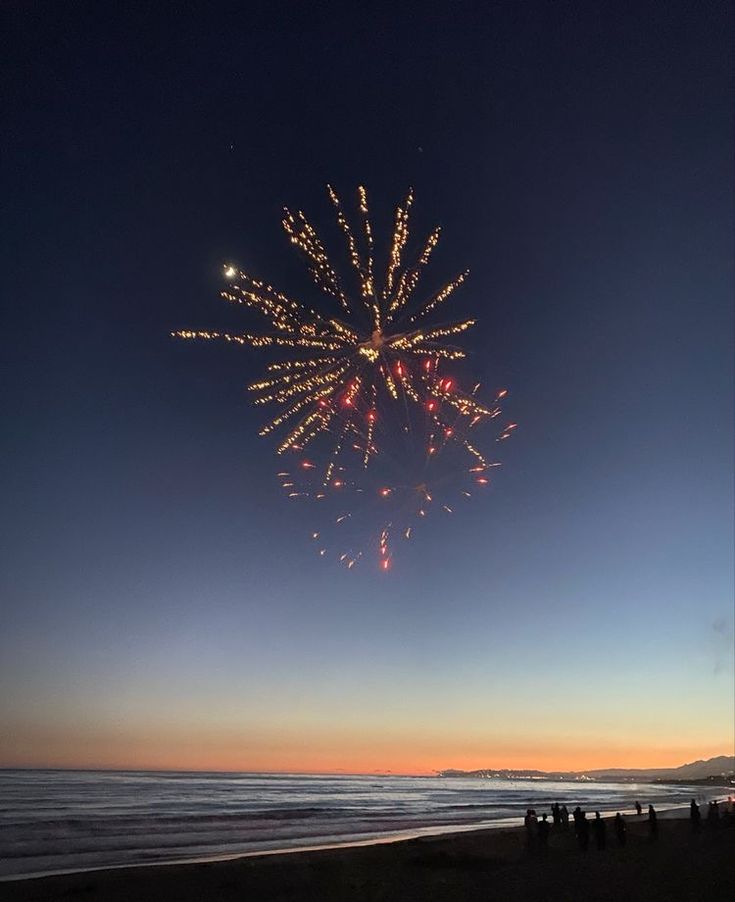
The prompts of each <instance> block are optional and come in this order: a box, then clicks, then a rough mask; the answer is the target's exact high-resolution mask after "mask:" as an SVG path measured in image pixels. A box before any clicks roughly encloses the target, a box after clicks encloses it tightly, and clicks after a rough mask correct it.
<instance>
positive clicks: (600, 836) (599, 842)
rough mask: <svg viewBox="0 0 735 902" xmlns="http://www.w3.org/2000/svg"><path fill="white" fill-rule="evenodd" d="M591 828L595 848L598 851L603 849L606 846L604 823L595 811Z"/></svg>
mask: <svg viewBox="0 0 735 902" xmlns="http://www.w3.org/2000/svg"><path fill="white" fill-rule="evenodd" d="M592 828H593V829H594V831H595V844H596V846H597V848H598V849H600V850H602V849H604V848H605V845H606V836H605V833H606V831H607V827H606V826H605V821H603V819H602V818H601V817H600V812H599V811H595V819H594V820H593V821H592Z"/></svg>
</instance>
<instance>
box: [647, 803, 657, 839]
mask: <svg viewBox="0 0 735 902" xmlns="http://www.w3.org/2000/svg"><path fill="white" fill-rule="evenodd" d="M648 835H649V837H650V838H651V839H657V838H658V820H657V818H656V809H655V808H654V807H653V805H649V806H648Z"/></svg>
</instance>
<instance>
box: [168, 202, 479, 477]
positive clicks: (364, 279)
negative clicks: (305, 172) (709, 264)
mask: <svg viewBox="0 0 735 902" xmlns="http://www.w3.org/2000/svg"><path fill="white" fill-rule="evenodd" d="M328 193H329V198H330V200H331V202H332V205H333V207H334V210H335V213H336V217H337V223H338V225H339V228H340V230H341V232H342V234H343V236H344V239H345V242H346V245H347V253H348V257H349V260H350V263H351V266H352V268H353V269H354V272H355V275H356V277H357V278H356V283H357V289H356V290H355V291H353V292H349V291H348V290H347V289H346V288H345V286H344V284H343V282H342V280H341V279H340V277H339V276H338V275H337V272H336V270H335V268H334V267H333V266H332V263H331V262H330V260H329V257H328V255H327V252H326V250H325V248H324V245H323V243H322V241H321V239H320V237H319V235H318V234H317V232H316V230H315V228H314V227H313V226H312V225H311V223H310V222H309V221H308V220H307V218H306V216H305V215H304V213H302V212H301V211H299V212H297V213H292V212H291V211H290V210H288V209H285V210H284V217H283V228H284V230H285V232H286V234H287V235H288V237H289V239H290V241H291V243H292V244H294V245H295V246H296V247H297V248H298V249H299V250H300V251H301V252H302V254H303V255H304V257H305V258H306V261H307V264H308V268H309V272H310V274H311V277H312V279H313V281H314V282H315V283H316V285H317V286H318V288H319V289H321V291H323V292H324V293H325V294H326V295H328V297H329V301H330V304H331V307H332V312H323V311H319V310H316V309H314V308H313V307H311V306H309V305H308V304H305V303H302V302H301V301H298V300H295V299H293V298H290V297H288V296H286V295H285V294H283V293H282V292H280V291H279V290H278V289H276V288H275V287H274V286H273V285H271V284H269V283H268V282H264V281H261V280H259V279H256V278H254V277H253V276H251V275H249V274H248V273H245V272H242V271H241V270H239V269H236V268H235V267H233V266H228V267H226V268H225V277H226V278H227V279H228V281H229V283H230V284H229V286H228V287H227V288H226V289H225V290H224V291H223V292H222V297H223V298H225V299H226V300H227V301H229V302H231V303H233V304H242V305H245V306H246V307H250V308H252V309H254V310H256V311H258V312H259V313H260V314H262V315H263V316H264V317H265V318H266V320H267V321H268V324H269V329H268V331H266V332H258V333H241V334H231V333H225V332H213V331H190V330H181V331H177V332H174V333H172V334H173V335H174V336H176V337H178V338H183V339H204V340H222V341H226V342H231V343H235V344H239V345H246V346H250V347H255V348H286V349H290V350H292V351H294V352H298V354H295V355H294V356H293V357H292V358H290V359H285V360H280V361H275V362H272V363H270V364H268V366H267V368H266V374H265V377H264V378H263V379H261V380H259V381H257V382H255V383H253V384H252V385H250V387H249V388H250V391H251V392H252V393H253V396H254V401H255V403H256V404H259V405H265V404H272V405H275V406H278V408H279V409H278V412H277V413H276V414H275V416H274V417H273V418H272V419H271V420H270V421H269V422H268V423H266V424H265V425H264V426H263V428H262V429H261V435H268V434H270V433H272V432H275V431H277V430H281V429H282V431H283V434H282V438H281V440H280V442H279V444H278V452H279V453H283V452H285V451H289V450H297V451H298V450H301V449H303V448H304V447H306V446H307V445H308V444H309V443H310V442H311V441H312V440H313V439H314V438H315V437H316V436H319V435H323V434H328V435H330V436H331V437H332V439H333V444H332V453H331V458H332V460H331V461H330V463H329V464H328V465H327V470H326V473H325V476H324V478H325V480H328V479H329V478H330V476H331V472H332V470H333V466H334V461H335V460H336V458H337V457H338V456H339V454H340V451H341V448H342V446H343V444H344V441H345V440H346V439H347V438H351V437H353V436H360V441H361V442H362V447H363V452H362V461H363V465H364V466H366V467H367V465H368V463H369V461H370V459H371V457H372V455H373V454H374V453H376V451H377V447H376V424H377V422H378V420H379V417H380V416H381V410H382V409H383V408H384V405H385V402H386V401H389V402H400V403H401V407H402V408H403V409H408V408H409V407H411V406H413V405H418V406H419V407H428V408H429V410H430V411H431V409H432V404H437V405H438V404H440V403H441V404H442V405H444V406H447V407H449V408H451V409H453V410H454V411H455V412H456V413H457V414H458V415H461V416H463V417H469V418H470V419H472V418H482V417H485V416H490V415H491V414H492V413H493V409H494V408H493V407H486V406H483V405H482V404H480V403H479V402H478V401H477V400H476V399H475V398H474V397H473V396H471V395H469V394H463V393H462V392H460V391H459V390H457V389H456V388H455V386H454V385H453V383H452V380H451V379H446V380H445V381H444V382H443V383H437V382H436V380H427V378H426V368H427V367H429V368H430V367H431V366H433V365H434V363H433V362H435V361H437V360H457V359H459V358H461V357H464V356H465V355H464V352H463V351H462V349H461V348H459V347H456V346H455V345H453V344H452V343H451V341H452V340H453V339H454V338H455V337H456V336H458V335H460V334H461V333H463V332H465V331H466V330H468V329H469V328H471V327H472V326H473V325H474V320H472V319H458V320H454V321H449V322H437V321H436V314H437V310H438V308H440V307H442V306H443V305H446V303H447V301H448V300H449V298H450V297H451V295H452V294H453V293H454V292H455V291H456V289H457V288H459V286H460V285H461V284H462V283H463V282H464V281H465V279H466V277H467V271H465V272H462V273H460V274H459V275H457V276H456V277H455V278H453V279H452V280H450V281H449V282H447V283H445V284H444V285H443V287H442V288H441V289H439V290H438V291H436V292H434V293H432V294H430V295H429V296H428V297H424V299H423V300H422V301H421V302H419V303H416V302H415V298H416V295H417V290H418V287H419V284H420V280H421V276H422V273H423V271H424V269H425V267H426V266H427V264H428V263H429V260H430V258H431V255H432V252H433V251H434V249H435V247H436V245H437V243H438V241H439V235H440V229H439V228H435V229H434V230H433V231H432V232H431V233H430V234H429V235H428V237H427V238H426V240H425V241H424V243H423V244H422V245H421V249H420V251H419V252H418V254H417V255H416V256H415V257H414V258H413V259H412V261H411V262H410V263H408V264H406V263H405V262H404V258H405V257H406V248H407V244H408V239H409V213H410V210H411V206H412V204H413V192H412V191H409V192H408V194H407V196H406V198H405V200H404V201H403V202H402V203H401V204H400V205H399V206H398V207H397V209H396V212H395V220H394V229H393V235H392V239H391V245H390V251H389V254H388V261H387V265H386V266H385V267H384V268H383V269H382V274H381V276H380V277H378V274H377V272H376V265H375V260H374V242H373V230H372V225H371V221H370V213H369V208H368V201H367V194H366V191H365V189H364V188H362V187H361V188H359V189H358V197H357V200H358V212H359V228H358V230H357V231H355V230H354V229H353V227H352V225H351V224H350V222H349V220H348V218H347V216H346V215H345V212H344V208H343V205H342V202H341V201H340V199H339V197H338V196H337V194H336V192H335V191H334V189H333V188H332V187H331V186H329V187H328ZM429 384H430V385H431V388H430V389H429V388H427V386H428V385H429ZM469 448H471V445H469V443H468V449H469ZM478 459H481V458H479V457H478ZM330 465H331V466H330Z"/></svg>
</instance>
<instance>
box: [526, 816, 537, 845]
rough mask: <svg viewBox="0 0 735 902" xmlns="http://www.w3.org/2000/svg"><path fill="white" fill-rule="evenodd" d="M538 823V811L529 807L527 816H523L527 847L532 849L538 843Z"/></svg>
mask: <svg viewBox="0 0 735 902" xmlns="http://www.w3.org/2000/svg"><path fill="white" fill-rule="evenodd" d="M537 824H538V818H537V817H536V812H535V811H534V810H533V809H532V808H527V809H526V816H525V817H524V818H523V825H524V827H525V828H526V848H528V849H532V848H533V847H534V846H535V845H536V827H537Z"/></svg>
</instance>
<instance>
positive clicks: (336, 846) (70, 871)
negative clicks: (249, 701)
mask: <svg viewBox="0 0 735 902" xmlns="http://www.w3.org/2000/svg"><path fill="white" fill-rule="evenodd" d="M724 800H725V799H724V798H723V799H718V801H720V802H723V801H724ZM599 810H600V813H601V814H602V816H603V819H604V820H609V819H610V818H611V816H614V813H615V811H617V810H620V811H621V813H622V814H623V815H624V816H625V817H636V814H635V809H634V808H623V809H602V808H601V809H599ZM687 811H688V804H686V803H682V804H679V805H671V806H668V807H666V808H660V809H657V814H658V816H659V817H660V818H662V819H665V820H672V819H677V820H678V819H683V818H685V817H686V813H687ZM642 819H645V817H643V818H642ZM522 826H523V818H522V817H520V816H518V817H508V818H503V819H502V820H496V821H478V822H477V823H473V824H436V825H427V826H424V827H416V828H414V829H412V830H400V831H395V832H391V833H384V834H379V835H375V836H371V837H367V838H364V839H359V838H356V839H346V840H345V841H344V842H324V843H313V844H310V845H303V846H289V847H286V848H283V847H281V848H276V849H253V850H248V851H244V852H225V853H222V854H219V855H205V856H201V857H186V856H184V857H182V858H171V859H160V860H157V861H131V862H127V863H124V864H102V865H97V866H93V867H85V868H60V869H58V870H49V871H36V872H30V873H27V874H12V875H8V876H0V884H13V883H21V882H28V881H32V880H42V879H44V878H46V877H72V876H74V875H83V874H97V873H100V872H107V871H128V870H131V869H137V868H160V867H189V866H196V865H206V864H215V863H223V862H236V861H240V860H243V859H251V858H266V857H268V858H270V857H273V856H280V855H282V856H287V855H289V856H290V855H298V854H302V853H303V854H307V853H314V852H334V851H338V850H340V849H360V848H369V847H372V846H380V845H391V844H393V843H406V842H411V841H412V840H421V839H430V838H435V839H441V838H442V837H451V836H455V835H457V834H465V833H479V832H491V831H495V830H518V829H520V828H521V827H522Z"/></svg>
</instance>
